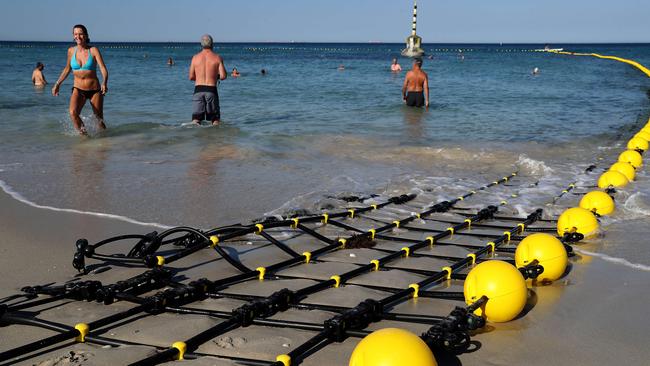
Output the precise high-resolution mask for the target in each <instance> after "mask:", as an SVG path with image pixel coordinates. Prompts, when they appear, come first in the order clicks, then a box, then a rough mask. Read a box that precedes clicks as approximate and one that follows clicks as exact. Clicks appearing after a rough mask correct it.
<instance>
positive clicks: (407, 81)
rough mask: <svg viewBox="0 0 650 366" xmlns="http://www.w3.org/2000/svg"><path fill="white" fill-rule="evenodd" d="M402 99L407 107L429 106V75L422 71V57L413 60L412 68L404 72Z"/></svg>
mask: <svg viewBox="0 0 650 366" xmlns="http://www.w3.org/2000/svg"><path fill="white" fill-rule="evenodd" d="M402 99H404V103H406V105H408V106H409V107H423V106H426V107H427V108H428V107H429V77H428V76H427V73H426V72H424V71H422V59H421V58H416V59H414V60H413V68H412V69H411V70H410V71H409V72H407V73H406V77H405V78H404V85H403V86H402Z"/></svg>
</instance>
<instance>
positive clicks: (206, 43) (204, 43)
mask: <svg viewBox="0 0 650 366" xmlns="http://www.w3.org/2000/svg"><path fill="white" fill-rule="evenodd" d="M201 47H203V49H212V36H211V35H209V34H204V35H202V36H201Z"/></svg>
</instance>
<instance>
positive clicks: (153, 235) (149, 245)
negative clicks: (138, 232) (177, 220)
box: [126, 231, 161, 258]
mask: <svg viewBox="0 0 650 366" xmlns="http://www.w3.org/2000/svg"><path fill="white" fill-rule="evenodd" d="M160 244H161V240H160V238H158V232H157V231H152V232H150V233H149V234H146V235H145V236H144V237H143V238H142V239H140V241H139V242H138V243H137V244H136V245H135V246H133V248H132V249H131V250H130V251H129V253H128V254H127V255H126V256H127V257H130V258H144V256H145V255H150V254H154V253H155V252H156V251H157V250H158V248H160Z"/></svg>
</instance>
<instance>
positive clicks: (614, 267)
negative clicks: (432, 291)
mask: <svg viewBox="0 0 650 366" xmlns="http://www.w3.org/2000/svg"><path fill="white" fill-rule="evenodd" d="M360 226H363V225H360ZM154 229H155V228H147V227H143V226H138V225H134V224H129V223H125V222H120V221H117V220H113V219H106V218H100V217H93V216H89V215H84V214H74V213H65V212H54V211H48V210H44V209H37V208H34V207H30V206H27V205H25V204H23V203H21V202H18V201H15V200H14V199H12V198H11V197H10V196H8V195H7V194H5V193H4V192H0V251H1V255H0V268H2V276H0V297H4V296H8V295H12V294H15V293H17V292H18V291H19V289H20V288H21V287H22V286H25V285H35V284H46V283H52V282H59V283H62V282H65V281H67V280H70V279H72V278H74V276H76V275H77V271H76V270H75V269H74V268H72V265H71V260H72V255H73V252H74V242H75V241H76V239H78V238H79V237H81V236H83V237H85V238H87V239H88V240H89V241H90V242H91V243H93V242H96V241H98V240H101V239H104V238H107V237H111V236H115V235H119V234H126V233H146V232H148V231H152V230H154ZM294 246H295V248H296V250H297V251H298V252H301V251H302V250H309V248H314V247H313V243H309V242H308V241H306V240H304V239H297V240H295V242H294V243H292V247H294ZM583 247H584V248H586V249H594V245H593V244H589V243H587V244H584V245H583ZM595 249H596V250H597V248H595ZM229 250H230V251H231V252H235V251H236V252H238V254H239V255H240V257H241V258H242V259H245V263H246V265H248V266H249V267H252V268H255V266H257V265H264V264H266V265H268V264H269V263H271V262H275V261H277V260H278V259H281V258H287V257H286V255H283V254H278V251H277V250H271V248H268V247H266V248H258V247H256V246H255V245H250V244H246V243H242V244H241V245H232V246H231V247H230V248H229ZM373 252H374V250H369V249H356V250H351V251H349V253H354V254H355V257H351V256H350V255H349V253H347V255H346V252H336V253H332V254H329V255H327V256H325V257H323V259H324V260H327V261H328V262H324V263H318V264H312V265H310V266H309V268H306V266H298V267H294V268H292V269H290V270H287V271H283V272H282V274H283V275H287V276H305V277H308V278H310V279H300V280H282V281H265V282H260V281H249V282H247V283H244V284H240V285H236V286H232V287H231V288H229V289H228V290H227V291H226V292H230V293H255V294H259V295H268V294H270V293H272V292H273V291H276V290H278V289H280V288H283V287H289V288H300V287H304V286H305V285H309V284H312V283H314V280H315V279H323V278H328V277H329V275H330V274H331V273H340V272H341V271H344V270H347V269H350V268H355V265H354V264H353V263H352V262H359V263H367V260H368V258H369V257H372V256H373V254H374V253H373ZM271 253H272V254H271ZM215 257H216V256H215V254H214V253H211V252H209V251H207V250H206V251H202V252H200V253H197V254H196V255H194V256H192V257H190V258H188V259H186V260H182V261H179V262H178V263H175V264H174V267H184V268H185V270H184V273H185V274H186V275H187V276H188V277H191V278H198V277H200V276H208V277H209V278H210V279H216V278H219V277H220V276H225V275H230V274H235V272H234V271H233V270H232V269H230V267H229V266H228V265H227V264H226V263H225V261H223V260H216V259H215ZM329 261H332V262H329ZM197 263H200V265H196V264H197ZM430 263H432V262H430ZM395 266H396V267H399V266H402V268H423V267H426V264H425V263H423V259H422V258H412V259H409V260H408V261H404V262H399V265H398V264H397V262H395ZM436 266H437V264H436ZM206 269H209V271H208V270H206ZM141 271H142V270H141V269H119V268H115V267H113V268H112V269H111V270H109V271H107V272H104V273H101V274H98V275H88V276H85V277H83V278H84V279H101V280H102V281H104V282H105V283H111V281H115V280H119V279H123V278H126V277H128V276H130V275H134V274H137V273H140V272H141ZM378 274H379V273H371V274H368V275H364V276H361V277H358V278H356V279H355V280H354V281H351V284H349V285H347V286H343V287H341V288H338V289H335V288H331V289H328V290H325V291H323V292H321V293H318V294H316V295H314V296H310V297H309V302H310V303H317V304H325V305H338V306H354V305H356V304H357V303H358V302H359V301H361V300H364V299H366V298H368V297H372V298H379V297H383V296H386V292H384V291H380V290H372V289H368V288H365V287H361V286H357V285H354V284H360V285H363V284H374V285H385V286H405V285H408V283H411V282H413V280H417V279H418V278H422V277H421V276H419V275H415V274H413V273H408V272H404V271H400V270H399V268H396V269H393V270H391V271H390V274H389V275H388V276H378ZM384 274H385V273H384ZM352 283H354V284H352ZM447 286H451V289H452V290H462V287H461V286H462V285H460V286H459V283H455V282H452V283H450V284H447V285H441V286H440V288H443V287H447ZM648 290H650V272H647V271H640V270H635V269H633V268H630V267H626V266H622V265H619V264H616V263H611V262H607V261H603V260H601V259H599V258H597V257H588V256H584V255H583V256H579V257H577V258H574V260H573V263H572V269H571V272H570V273H569V274H568V275H567V276H566V277H564V278H563V279H561V280H559V281H557V282H556V283H554V284H552V285H548V286H541V287H532V288H530V291H529V294H530V301H529V303H530V304H531V305H533V306H532V309H530V311H529V312H528V313H527V314H525V315H524V316H522V317H520V318H518V319H516V320H514V321H511V322H509V323H505V324H488V326H487V327H486V328H485V329H484V331H483V332H482V333H481V334H478V335H476V336H475V337H473V340H475V341H477V342H478V343H477V344H479V345H480V347H479V349H477V350H476V351H475V352H472V353H467V354H463V355H460V356H458V357H445V358H443V359H439V360H438V362H439V364H441V365H460V364H462V365H523V364H526V365H572V366H575V365H602V364H608V365H609V364H618V363H623V364H625V365H626V366H630V365H647V364H648V360H649V359H650V350H649V349H648V347H647V345H648V343H649V341H650V336H648V333H647V332H648V331H647V329H648V325H650V322H649V321H648V320H647V317H646V316H645V315H644V314H645V312H646V308H647V304H648V301H649V300H650V291H648ZM242 303H243V302H242V301H239V300H232V299H212V300H206V301H202V302H200V303H196V304H193V307H196V308H210V309H215V310H224V311H229V310H231V309H232V308H234V307H237V306H239V305H241V304H242ZM456 305H462V303H461V302H453V301H447V302H441V301H439V300H432V299H426V298H419V299H417V301H414V300H410V301H408V302H405V303H403V304H400V305H398V306H397V307H396V308H395V311H397V312H401V313H425V314H432V315H446V314H448V313H449V311H450V310H451V309H453V307H454V306H456ZM131 306H132V305H130V304H125V303H115V304H112V305H110V306H104V305H100V304H96V303H86V302H66V303H61V304H59V305H58V306H56V307H52V308H49V309H45V308H43V309H41V310H43V311H41V313H40V314H38V317H40V318H42V319H48V320H52V321H57V322H60V323H65V324H69V325H73V324H75V323H77V322H79V321H89V319H91V320H92V319H93V318H96V317H102V316H106V315H109V314H113V313H115V312H118V311H120V310H124V309H127V308H129V307H131ZM331 316H332V313H330V312H326V311H321V310H311V311H305V310H289V311H287V312H285V313H280V314H277V315H276V316H274V317H273V318H274V319H290V320H299V321H308V322H314V323H321V322H322V321H323V320H325V319H327V318H329V317H331ZM219 321H220V320H218V319H211V318H207V317H203V316H187V315H183V316H180V315H174V314H160V315H157V316H155V317H152V316H148V317H142V318H139V319H136V320H134V321H131V322H127V323H125V324H123V325H120V326H118V327H115V328H113V329H110V330H109V331H107V332H106V333H104V334H103V336H106V337H110V338H114V339H122V340H128V341H131V342H138V343H144V344H148V345H156V346H159V347H167V346H169V345H170V344H171V343H172V342H174V341H177V340H182V339H186V338H188V337H191V336H193V335H195V334H196V333H198V332H200V331H202V330H204V329H206V328H207V327H209V326H211V325H214V324H216V323H218V322H219ZM387 326H399V327H406V328H409V329H411V330H413V331H416V332H421V331H424V330H426V329H427V328H428V326H426V325H416V324H405V323H395V322H390V321H382V322H380V323H377V324H372V325H371V326H370V329H379V328H383V327H387ZM52 334H54V333H53V332H50V331H47V330H43V329H37V328H33V327H27V326H18V325H12V326H3V327H0V351H6V350H8V349H11V348H13V347H16V346H19V345H22V344H25V343H27V342H31V341H34V340H37V339H40V338H43V337H44V336H48V335H52ZM313 334H314V333H313V332H308V331H298V330H291V329H282V328H270V327H261V326H251V327H247V328H240V329H237V330H235V331H232V332H229V333H227V334H224V335H222V336H218V337H216V338H215V339H213V340H212V341H211V342H207V343H205V344H204V345H203V346H201V347H200V348H199V349H198V352H202V353H208V354H209V353H213V354H220V355H227V356H235V357H250V358H259V359H266V360H274V358H275V355H278V354H282V353H286V352H288V351H290V350H291V349H292V348H293V347H295V346H297V345H299V344H300V343H302V342H304V341H306V340H307V339H309V337H311V336H312V335H313ZM357 342H358V339H356V338H349V339H347V340H346V341H345V342H343V343H341V344H334V345H331V346H328V347H326V348H325V349H323V350H321V351H319V352H317V353H316V354H314V355H312V356H311V357H309V358H307V359H306V360H305V361H304V363H303V364H304V365H319V366H324V365H344V364H347V359H348V357H349V355H350V353H351V352H352V350H353V348H354V346H355V344H356V343H357ZM151 350H152V349H151V348H149V347H140V346H128V347H119V348H105V347H100V346H94V345H91V344H73V343H68V344H64V345H62V346H60V347H58V348H54V349H49V350H48V351H46V352H43V353H41V354H37V355H31V357H29V358H23V359H20V360H19V361H18V362H17V363H18V364H26V365H31V364H37V365H106V364H128V363H130V362H133V361H136V360H139V359H141V358H143V357H144V356H146V355H148V354H150V353H151ZM185 363H186V364H192V365H194V364H196V365H231V364H232V363H231V362H230V361H227V360H223V359H218V358H211V357H203V358H200V359H198V360H192V361H186V362H184V364H185Z"/></svg>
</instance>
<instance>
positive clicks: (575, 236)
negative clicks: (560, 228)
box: [561, 232, 585, 243]
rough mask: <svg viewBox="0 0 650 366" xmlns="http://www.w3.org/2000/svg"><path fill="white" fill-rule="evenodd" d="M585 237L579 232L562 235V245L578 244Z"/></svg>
mask: <svg viewBox="0 0 650 366" xmlns="http://www.w3.org/2000/svg"><path fill="white" fill-rule="evenodd" d="M584 238H585V236H584V235H583V234H580V233H578V232H566V233H564V235H562V240H561V241H562V243H577V242H579V241H580V240H582V239H584Z"/></svg>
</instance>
